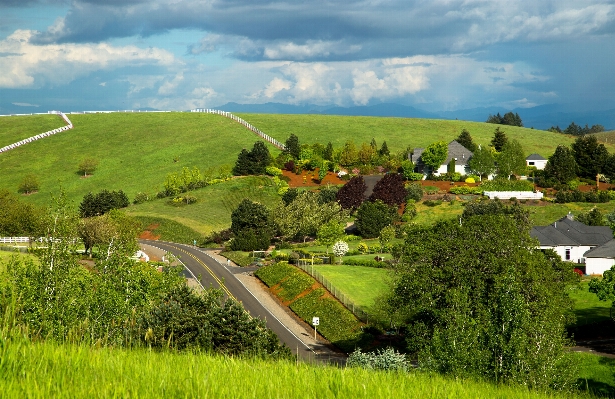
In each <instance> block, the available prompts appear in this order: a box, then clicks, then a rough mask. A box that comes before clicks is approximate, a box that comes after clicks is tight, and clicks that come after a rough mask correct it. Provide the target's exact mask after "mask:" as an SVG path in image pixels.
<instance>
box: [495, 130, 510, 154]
mask: <svg viewBox="0 0 615 399" xmlns="http://www.w3.org/2000/svg"><path fill="white" fill-rule="evenodd" d="M507 141H508V137H506V134H505V133H504V132H503V131H502V130H500V127H499V126H498V127H496V128H495V131H494V132H493V138H492V139H491V145H492V146H493V148H495V150H496V151H497V152H501V151H502V148H504V144H506V142H507Z"/></svg>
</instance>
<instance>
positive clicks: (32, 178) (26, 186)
mask: <svg viewBox="0 0 615 399" xmlns="http://www.w3.org/2000/svg"><path fill="white" fill-rule="evenodd" d="M39 186H40V185H39V183H38V178H37V177H36V175H33V174H31V173H30V174H27V175H26V176H25V177H24V178H23V180H22V182H21V184H20V185H19V190H18V192H20V193H23V194H31V193H33V192H35V191H38V189H39Z"/></svg>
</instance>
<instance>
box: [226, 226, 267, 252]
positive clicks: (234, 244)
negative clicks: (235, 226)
mask: <svg viewBox="0 0 615 399" xmlns="http://www.w3.org/2000/svg"><path fill="white" fill-rule="evenodd" d="M270 244H271V235H269V234H267V233H266V232H265V231H260V232H258V233H256V232H255V231H254V230H242V231H240V232H238V233H235V237H234V238H233V239H232V240H231V242H230V249H231V250H232V251H264V250H266V249H267V248H269V245H270Z"/></svg>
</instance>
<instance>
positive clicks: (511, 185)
mask: <svg viewBox="0 0 615 399" xmlns="http://www.w3.org/2000/svg"><path fill="white" fill-rule="evenodd" d="M480 187H481V188H482V189H483V191H534V183H532V182H531V181H527V180H506V179H495V180H487V181H483V182H482V183H481V184H480Z"/></svg>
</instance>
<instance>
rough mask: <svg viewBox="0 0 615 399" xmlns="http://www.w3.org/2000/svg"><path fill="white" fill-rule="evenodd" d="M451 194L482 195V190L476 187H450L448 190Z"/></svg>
mask: <svg viewBox="0 0 615 399" xmlns="http://www.w3.org/2000/svg"><path fill="white" fill-rule="evenodd" d="M449 191H450V192H451V193H452V194H457V195H468V194H477V195H480V194H482V193H483V188H482V187H480V186H478V187H470V186H455V187H451V189H450V190H449Z"/></svg>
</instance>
